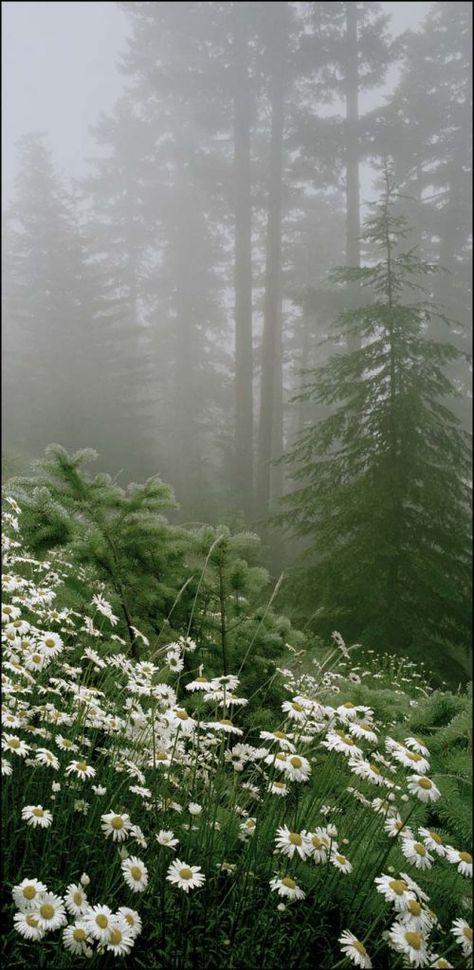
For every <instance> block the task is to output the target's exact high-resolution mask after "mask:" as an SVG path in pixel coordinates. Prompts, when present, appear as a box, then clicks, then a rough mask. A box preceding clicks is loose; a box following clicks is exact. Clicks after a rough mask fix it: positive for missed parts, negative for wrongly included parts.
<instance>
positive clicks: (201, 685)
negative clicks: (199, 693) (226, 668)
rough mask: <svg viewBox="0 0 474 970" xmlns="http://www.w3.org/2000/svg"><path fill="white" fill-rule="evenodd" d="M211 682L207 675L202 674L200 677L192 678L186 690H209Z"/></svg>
mask: <svg viewBox="0 0 474 970" xmlns="http://www.w3.org/2000/svg"><path fill="white" fill-rule="evenodd" d="M209 684H210V681H209V680H208V679H207V677H203V676H202V675H201V676H200V677H196V678H195V680H192V681H191V683H190V684H186V690H189V691H195V690H208V689H209Z"/></svg>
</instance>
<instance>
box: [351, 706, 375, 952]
mask: <svg viewBox="0 0 474 970" xmlns="http://www.w3.org/2000/svg"><path fill="white" fill-rule="evenodd" d="M359 727H361V728H362V730H363V731H371V730H372V725H371V724H367V721H362V722H361V723H360V724H359ZM360 945H361V946H362V943H361V944H360ZM354 946H355V943H354Z"/></svg>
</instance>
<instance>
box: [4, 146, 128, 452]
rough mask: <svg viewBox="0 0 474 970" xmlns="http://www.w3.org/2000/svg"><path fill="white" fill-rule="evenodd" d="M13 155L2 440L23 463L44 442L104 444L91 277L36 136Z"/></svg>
mask: <svg viewBox="0 0 474 970" xmlns="http://www.w3.org/2000/svg"><path fill="white" fill-rule="evenodd" d="M19 152H20V159H19V172H18V177H17V180H16V193H15V197H14V199H13V201H12V204H11V206H10V208H9V210H8V211H7V214H6V222H7V226H6V230H7V231H6V234H5V237H4V250H3V256H4V261H3V269H4V288H3V325H4V330H3V333H4V337H5V358H4V361H5V378H6V383H5V388H4V398H3V403H4V406H5V411H4V421H5V424H4V430H5V442H6V444H7V445H13V447H15V448H17V449H19V450H20V451H22V452H24V453H25V454H29V455H30V456H31V455H34V454H35V453H37V451H38V450H41V449H42V448H44V447H45V445H46V444H47V442H48V439H50V438H51V436H54V437H55V438H56V439H57V440H58V439H59V440H61V441H63V442H64V444H65V445H67V446H68V447H81V446H85V445H87V444H89V443H91V442H92V444H94V445H97V446H100V445H102V444H104V445H106V443H107V431H106V430H105V426H106V425H107V417H108V418H109V419H110V411H108V393H109V385H107V384H106V383H105V382H104V374H106V373H107V363H108V348H107V328H106V324H105V323H102V322H101V323H100V325H99V323H98V320H97V317H98V311H99V296H100V279H99V277H98V274H97V272H96V270H95V269H94V268H92V267H91V266H90V265H89V264H88V260H87V251H86V241H85V238H84V234H83V233H82V231H81V229H80V226H79V223H78V219H77V215H76V212H75V208H74V204H73V199H72V197H71V195H70V193H68V191H67V190H66V188H65V186H64V185H63V184H62V182H61V180H60V179H59V178H58V176H57V174H56V172H55V170H54V165H53V162H52V159H51V155H50V152H49V150H48V148H47V146H46V143H45V141H44V137H43V136H42V135H40V134H30V135H26V136H24V137H23V138H22V139H21V140H20V143H19ZM106 457H107V453H106Z"/></svg>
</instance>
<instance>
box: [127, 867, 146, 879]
mask: <svg viewBox="0 0 474 970" xmlns="http://www.w3.org/2000/svg"><path fill="white" fill-rule="evenodd" d="M130 874H131V876H132V879H137V880H138V879H141V878H142V875H143V873H142V870H141V869H140V867H139V866H132V868H131V869H130Z"/></svg>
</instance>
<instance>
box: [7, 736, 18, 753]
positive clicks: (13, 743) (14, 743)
mask: <svg viewBox="0 0 474 970" xmlns="http://www.w3.org/2000/svg"><path fill="white" fill-rule="evenodd" d="M7 744H8V745H9V746H10V748H13V750H14V751H17V750H18V748H19V747H21V741H19V740H18V738H11V739H10V741H8V742H7Z"/></svg>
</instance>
